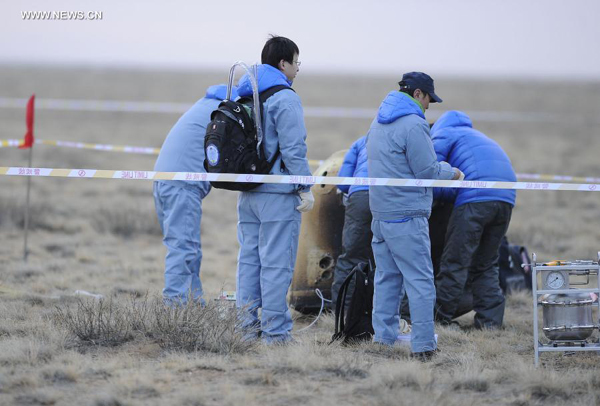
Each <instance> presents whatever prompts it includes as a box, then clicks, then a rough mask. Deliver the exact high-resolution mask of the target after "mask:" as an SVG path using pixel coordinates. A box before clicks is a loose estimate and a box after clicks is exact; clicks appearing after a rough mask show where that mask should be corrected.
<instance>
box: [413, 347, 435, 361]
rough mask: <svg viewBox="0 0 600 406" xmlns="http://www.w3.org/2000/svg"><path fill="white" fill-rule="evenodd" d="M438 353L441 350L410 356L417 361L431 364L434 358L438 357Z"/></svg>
mask: <svg viewBox="0 0 600 406" xmlns="http://www.w3.org/2000/svg"><path fill="white" fill-rule="evenodd" d="M438 352H439V350H437V349H435V350H433V351H423V352H413V353H412V354H410V357H411V358H412V359H415V360H417V361H421V362H429V361H431V360H432V359H433V357H435V356H436V355H437V353H438Z"/></svg>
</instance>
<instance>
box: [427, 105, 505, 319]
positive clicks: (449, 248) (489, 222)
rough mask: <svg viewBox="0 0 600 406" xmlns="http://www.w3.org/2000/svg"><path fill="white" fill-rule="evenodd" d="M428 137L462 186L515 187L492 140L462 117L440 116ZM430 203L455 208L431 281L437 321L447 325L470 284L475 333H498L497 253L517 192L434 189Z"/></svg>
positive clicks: (500, 304)
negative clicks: (495, 329)
mask: <svg viewBox="0 0 600 406" xmlns="http://www.w3.org/2000/svg"><path fill="white" fill-rule="evenodd" d="M431 132H432V138H433V145H434V148H435V151H436V154H437V157H438V160H440V161H447V162H449V163H450V164H451V165H455V166H456V167H458V168H459V169H460V170H462V171H463V172H464V174H465V179H466V180H471V181H505V182H515V181H516V176H515V172H514V170H513V168H512V165H511V163H510V159H509V158H508V156H507V155H506V153H505V152H504V151H503V150H502V148H501V147H500V145H498V144H497V143H496V142H495V141H494V140H492V139H490V138H488V137H486V136H485V135H484V134H483V133H481V132H479V131H477V130H475V129H473V123H472V122H471V119H470V118H469V117H468V116H467V115H466V114H465V113H463V112H460V111H448V112H446V113H444V114H443V115H442V116H441V117H440V118H439V119H438V120H437V121H436V123H435V124H434V125H433V127H432V129H431ZM434 197H435V198H436V199H440V200H443V201H449V202H453V203H454V209H453V210H452V214H451V216H450V221H449V223H448V230H447V231H446V240H445V245H444V251H443V254H442V260H441V264H440V272H439V275H438V277H437V279H436V284H437V304H436V319H437V320H439V321H441V322H442V323H449V322H450V320H452V318H453V316H454V314H455V311H456V308H457V305H458V302H459V300H458V299H459V298H460V296H461V295H462V292H463V290H464V288H465V285H466V284H467V281H470V282H471V289H472V291H473V310H475V313H476V314H475V327H478V328H482V327H491V328H493V327H500V326H501V325H502V320H503V318H504V295H503V294H502V289H501V288H500V282H499V279H498V266H497V265H498V248H499V247H500V243H501V242H502V238H503V237H504V234H505V233H506V230H507V229H508V224H509V222H510V217H511V213H512V208H513V206H514V205H515V198H516V191H515V190H508V189H448V188H446V189H436V190H435V191H434Z"/></svg>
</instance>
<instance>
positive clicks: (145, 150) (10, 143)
mask: <svg viewBox="0 0 600 406" xmlns="http://www.w3.org/2000/svg"><path fill="white" fill-rule="evenodd" d="M22 142H23V140H12V139H11V140H0V148H1V147H18V146H19V145H21V143H22ZM35 144H39V145H51V146H55V147H66V148H78V149H92V150H95V151H108V152H110V151H112V152H124V153H128V154H144V155H158V154H159V152H160V148H154V147H136V146H131V145H111V144H91V143H86V142H74V141H58V140H41V139H36V140H35ZM324 162H325V161H324V160H319V159H309V160H308V163H309V165H312V166H320V165H322V164H323V163H324ZM517 179H531V180H539V181H547V182H553V181H560V182H579V183H600V178H594V177H580V176H560V175H546V174H535V173H517Z"/></svg>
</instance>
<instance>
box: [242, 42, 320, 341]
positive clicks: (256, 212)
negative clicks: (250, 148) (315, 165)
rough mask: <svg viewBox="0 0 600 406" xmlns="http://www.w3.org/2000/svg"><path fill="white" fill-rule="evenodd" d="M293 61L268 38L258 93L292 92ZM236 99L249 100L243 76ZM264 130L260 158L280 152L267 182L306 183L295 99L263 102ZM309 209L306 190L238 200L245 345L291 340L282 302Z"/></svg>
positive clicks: (290, 95) (274, 189) (276, 187)
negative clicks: (293, 179)
mask: <svg viewBox="0 0 600 406" xmlns="http://www.w3.org/2000/svg"><path fill="white" fill-rule="evenodd" d="M299 53H300V52H299V50H298V47H297V46H296V44H295V43H294V42H293V41H291V40H290V39H288V38H284V37H272V38H270V39H269V40H268V41H267V43H266V44H265V46H264V48H263V51H262V55H261V60H262V64H261V65H259V66H258V88H259V92H263V91H265V90H267V89H269V88H271V87H273V86H277V85H286V86H291V84H292V82H293V80H294V78H295V77H296V74H297V73H298V70H299V69H298V66H299V65H300V62H299V61H298V55H299ZM238 93H239V95H240V96H242V97H243V96H251V95H252V86H251V83H250V78H249V77H248V75H245V76H243V77H242V78H241V79H240V81H239V84H238ZM262 124H263V127H262V128H263V131H264V136H263V145H264V150H265V155H266V158H267V159H268V160H269V161H271V160H272V159H273V157H274V156H275V154H276V152H277V150H279V151H280V154H279V157H278V158H277V160H276V161H275V163H274V165H273V168H272V169H271V174H274V175H300V176H310V175H311V173H310V169H309V166H308V160H307V158H306V152H307V150H306V143H305V140H306V129H305V127H304V115H303V110H302V104H301V102H300V98H299V97H298V95H297V94H296V93H295V92H294V91H293V90H291V89H283V90H280V91H279V92H277V93H275V94H274V95H273V96H271V97H270V98H268V99H267V100H266V101H265V103H264V105H263V116H262ZM313 204H314V198H313V195H312V192H311V191H310V187H309V186H307V185H296V184H263V185H261V186H259V187H257V188H255V189H252V190H251V191H248V192H242V193H240V195H239V198H238V219H239V221H238V240H239V243H240V251H239V255H238V267H237V306H238V307H239V308H244V309H246V310H247V312H246V313H247V314H246V318H245V320H244V325H245V326H246V327H248V334H247V338H250V339H251V338H258V336H259V335H260V336H261V338H262V340H263V341H264V342H266V343H284V342H286V341H289V340H290V339H291V334H290V333H291V330H292V318H291V314H290V311H289V308H288V304H287V299H286V296H287V292H288V289H289V286H290V284H291V282H292V276H293V271H294V264H295V262H296V253H297V251H298V238H299V233H300V217H301V212H305V211H308V210H310V209H312V206H313ZM259 308H260V309H262V313H261V318H260V319H259V317H258V309H259Z"/></svg>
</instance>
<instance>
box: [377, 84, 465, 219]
mask: <svg viewBox="0 0 600 406" xmlns="http://www.w3.org/2000/svg"><path fill="white" fill-rule="evenodd" d="M367 137H368V139H367V157H368V162H369V176H371V177H374V178H401V179H452V178H453V177H454V171H453V169H452V167H451V166H450V165H448V164H447V163H445V162H438V161H437V159H436V156H435V151H434V150H433V145H432V143H431V138H430V136H429V125H428V124H427V121H425V115H424V114H423V111H422V110H421V106H420V105H419V104H418V103H417V101H416V100H414V99H413V98H412V97H410V96H409V95H407V94H405V93H401V92H397V91H395V92H390V93H389V94H388V95H387V97H386V98H385V100H384V101H383V103H381V106H379V112H378V113H377V118H376V119H375V120H374V121H373V123H372V124H371V128H370V129H369V133H368V134H367ZM432 201H433V198H432V191H431V188H413V187H390V186H373V187H371V188H370V189H369V205H370V206H371V212H372V213H373V219H374V220H382V221H395V220H402V219H404V218H407V217H429V215H430V214H431V204H432Z"/></svg>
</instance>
